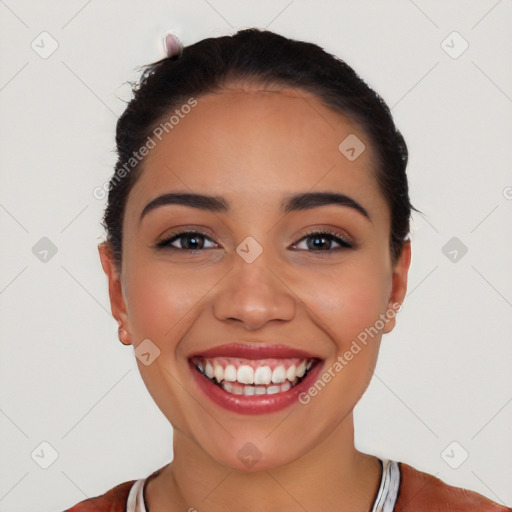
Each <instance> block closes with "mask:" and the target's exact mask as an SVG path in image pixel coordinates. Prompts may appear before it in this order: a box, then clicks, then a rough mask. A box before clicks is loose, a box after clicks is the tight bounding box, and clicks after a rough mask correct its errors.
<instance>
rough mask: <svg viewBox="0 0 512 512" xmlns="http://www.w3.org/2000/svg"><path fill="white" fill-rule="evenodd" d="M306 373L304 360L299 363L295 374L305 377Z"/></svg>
mask: <svg viewBox="0 0 512 512" xmlns="http://www.w3.org/2000/svg"><path fill="white" fill-rule="evenodd" d="M305 373H306V363H305V362H304V361H302V363H300V364H299V367H298V368H297V370H296V371H295V375H297V377H303V376H304V374H305Z"/></svg>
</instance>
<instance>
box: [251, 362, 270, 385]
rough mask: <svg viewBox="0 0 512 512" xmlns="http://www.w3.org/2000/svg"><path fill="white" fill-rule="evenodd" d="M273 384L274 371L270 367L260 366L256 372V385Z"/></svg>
mask: <svg viewBox="0 0 512 512" xmlns="http://www.w3.org/2000/svg"><path fill="white" fill-rule="evenodd" d="M271 382H272V370H271V369H270V368H269V367H268V366H260V367H259V368H256V371H255V372H254V384H270V383H271Z"/></svg>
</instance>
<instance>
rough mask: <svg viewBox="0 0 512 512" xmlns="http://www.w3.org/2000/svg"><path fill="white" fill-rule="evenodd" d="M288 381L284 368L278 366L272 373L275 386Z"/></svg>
mask: <svg viewBox="0 0 512 512" xmlns="http://www.w3.org/2000/svg"><path fill="white" fill-rule="evenodd" d="M285 380H286V372H285V370H284V366H277V367H276V368H275V369H274V371H273V372H272V382H273V383H274V384H280V383H281V382H284V381H285Z"/></svg>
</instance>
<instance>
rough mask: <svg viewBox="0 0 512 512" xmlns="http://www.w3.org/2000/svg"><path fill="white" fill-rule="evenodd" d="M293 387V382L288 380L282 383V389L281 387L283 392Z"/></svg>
mask: <svg viewBox="0 0 512 512" xmlns="http://www.w3.org/2000/svg"><path fill="white" fill-rule="evenodd" d="M291 387H292V385H291V382H290V381H286V382H285V383H284V384H281V386H280V389H281V392H283V391H288V390H289V389H290V388H291Z"/></svg>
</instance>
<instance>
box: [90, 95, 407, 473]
mask: <svg viewBox="0 0 512 512" xmlns="http://www.w3.org/2000/svg"><path fill="white" fill-rule="evenodd" d="M187 111H188V109H187ZM347 137H350V138H349V139H348V140H347V141H346V142H345V143H344V144H342V146H341V150H340V148H339V146H340V143H342V141H344V140H345V139H346V138H347ZM355 137H357V139H356V138H355ZM155 140H156V142H157V144H156V146H155V147H154V148H153V149H151V150H150V152H149V154H148V156H147V157H146V160H145V163H144V169H143V172H142V174H141V176H140V179H139V180H138V181H137V183H136V184H135V186H134V187H133V189H132V190H131V192H130V194H129V196H128V200H127V204H126V212H125V218H124V223H123V264H122V272H121V276H120V279H118V276H117V275H116V274H115V272H114V270H113V266H112V264H111V263H112V261H111V260H110V257H109V253H108V251H107V250H106V247H105V246H103V245H101V246H100V255H101V258H102V264H103V267H104V269H105V271H106V272H107V274H108V275H109V282H110V297H111V303H112V311H113V314H114V316H115V317H116V318H117V319H119V320H120V321H122V323H123V328H124V329H125V332H124V333H123V335H122V341H123V343H126V344H129V343H131V344H133V345H134V347H135V353H136V355H137V364H138V366H139V370H140V373H141V375H142V378H143V379H144V382H145V384H146V385H147V388H148V390H149V392H150V394H151V395H152V397H153V399H154V400H155V402H156V404H157V405H158V407H159V408H160V409H161V411H162V412H163V414H164V415H165V416H166V417H167V418H168V420H169V421H170V422H171V423H172V425H173V427H174V429H175V439H178V438H179V439H187V443H188V446H189V447H192V449H193V450H195V453H196V455H197V456H199V457H206V458H207V459H208V460H212V459H213V460H216V461H218V462H220V463H222V464H225V465H228V466H230V467H232V468H237V469H240V470H243V471H250V470H251V467H252V465H251V464H250V463H248V462H247V461H248V459H247V456H249V459H250V457H251V456H252V457H253V458H255V459H259V460H258V464H256V465H255V466H254V469H258V470H259V469H265V468H270V467H276V466H279V465H282V464H285V463H288V462H291V461H293V460H295V459H297V458H298V457H300V456H301V455H304V454H305V453H307V452H309V451H310V450H312V449H314V448H315V447H317V446H318V445H320V443H321V442H322V441H323V440H324V439H326V438H327V437H328V436H329V434H332V433H333V432H335V431H336V432H337V431H342V430H343V429H344V430H343V431H344V432H345V433H346V434H347V435H348V433H349V432H350V428H349V427H347V425H349V424H351V422H352V416H351V411H352V409H353V407H354V405H355V404H356V403H357V401H358V400H359V399H360V397H361V395H362V394H363V392H364V391H365V389H366V387H367V385H368V383H369V381H370V379H371V376H372V373H373V369H374V367H375V364H376V360H377V354H378V350H379V344H380V338H381V335H382V333H385V332H389V331H390V330H391V329H392V328H393V326H394V319H393V318H394V315H386V313H387V312H389V310H390V308H392V305H393V304H394V303H397V302H398V303H401V302H402V300H403V298H404V295H405V289H406V282H407V270H408V266H409V261H410V252H409V251H410V249H409V244H406V246H405V250H404V252H403V254H402V258H401V259H400V260H399V261H398V263H397V264H396V265H395V266H393V265H392V263H391V260H390V252H389V238H390V212H389V209H388V206H387V204H386V202H385V200H384V197H383V196H382V194H381V192H380V191H379V188H378V186H377V181H376V178H375V173H374V169H373V155H372V148H371V147H370V142H369V141H368V140H367V137H366V135H365V133H364V132H362V131H361V129H360V128H358V127H357V126H356V125H355V124H353V123H352V122H351V121H349V120H348V119H347V118H345V117H343V116H341V115H339V114H338V113H335V112H333V111H332V110H330V109H328V108H327V107H325V106H323V104H322V103H321V102H320V101H319V100H317V99H316V98H315V97H313V96H312V95H310V94H307V93H306V92H304V91H298V90H293V89H286V90H277V89H273V90H268V89H265V90H263V89H262V88H260V87H257V86H252V87H250V86H247V85H245V86H243V85H237V86H233V87H230V88H227V89H225V90H223V91H222V92H221V93H214V94H208V95H205V96H202V97H200V98H197V105H196V106H194V107H191V110H190V112H189V113H188V114H183V113H182V116H180V117H179V122H178V123H177V124H175V125H174V127H173V128H172V129H171V130H169V131H168V133H165V132H164V135H163V137H162V139H161V141H158V140H157V139H155ZM361 143H362V144H364V145H365V148H364V150H363V151H362V152H361V153H360V154H359V156H357V155H358V153H359V152H360V151H361V149H363V146H362V145H361ZM351 148H354V150H353V151H352V150H351ZM355 157H357V158H355ZM319 192H328V193H335V194H340V195H343V196H346V197H347V198H350V200H351V201H352V203H351V202H349V201H348V200H346V199H345V200H344V201H343V200H342V201H341V202H325V201H324V202H322V201H317V202H315V200H314V198H313V199H312V200H311V201H308V199H307V196H306V198H305V199H303V200H302V201H296V202H292V203H291V207H290V208H289V209H288V210H287V211H286V212H285V211H283V210H282V205H283V204H285V203H287V202H289V201H290V200H291V198H292V197H293V196H295V195H301V194H316V193H319ZM171 193H183V194H199V195H205V196H215V197H216V198H222V201H224V203H225V205H226V209H220V208H219V209H216V210H215V211H212V210H210V209H207V208H204V206H205V205H207V204H209V203H207V201H202V202H197V201H196V207H194V206H191V205H190V204H189V205H185V204H176V203H166V202H165V201H161V202H160V204H159V205H156V206H154V207H153V208H149V209H147V210H146V212H145V214H144V215H143V216H142V217H141V215H142V212H143V211H144V209H145V207H146V205H147V204H148V203H150V202H151V201H153V200H155V199H156V198H158V197H159V196H162V195H163V194H171ZM201 206H202V207H201ZM298 207H299V208H298ZM363 209H364V210H363ZM363 211H365V212H366V215H365V214H364V213H363ZM325 230H327V231H329V232H330V233H332V236H331V235H322V234H316V235H315V234H313V235H308V233H311V232H313V233H314V232H322V231H325ZM178 231H188V232H191V233H193V234H189V235H185V236H182V237H181V238H180V237H176V236H175V235H176V233H177V232H178ZM198 231H199V232H200V233H202V234H197V232H198ZM173 236H174V237H175V238H174V239H173V238H172V237H173ZM165 239H167V240H169V239H170V240H169V241H168V242H167V245H162V246H161V247H158V246H157V244H159V242H161V241H162V240H164V241H165ZM385 315H386V316H385ZM383 318H384V320H385V321H383ZM379 319H380V321H379ZM364 333H366V343H363V342H362V340H363V339H364V338H365V335H364ZM368 333H371V335H369V334H368ZM143 340H145V341H143ZM148 340H149V341H148ZM358 340H359V341H358ZM354 342H356V345H357V346H359V350H357V348H355V347H356V346H355V345H354ZM141 343H144V344H143V345H140V347H139V348H137V347H138V346H139V344H141ZM224 344H241V345H242V346H245V347H248V346H250V347H259V348H261V349H266V348H267V347H271V348H272V347H273V346H275V345H280V346H281V347H284V349H285V351H284V352H281V353H270V352H268V353H267V354H265V353H264V352H258V353H251V354H244V353H242V355H243V356H245V357H246V358H248V359H249V360H247V359H246V360H244V359H240V355H241V354H240V353H236V352H235V351H234V350H233V349H232V347H228V348H227V351H226V352H224V353H223V354H222V357H220V353H219V354H217V357H214V356H215V354H213V355H212V356H210V357H209V358H201V357H196V361H199V362H200V363H202V367H203V371H206V372H207V371H210V372H211V371H212V370H213V371H219V370H215V363H217V364H218V365H219V366H220V367H222V369H223V370H225V369H226V367H227V366H228V365H231V366H234V367H235V368H234V373H233V369H232V368H231V369H229V371H225V372H222V373H219V375H218V377H219V380H221V379H224V380H225V382H226V381H228V380H229V379H231V378H233V375H234V376H235V377H236V378H237V379H239V380H242V381H244V379H246V378H247V379H248V380H247V381H244V382H250V381H251V378H252V379H254V376H255V375H256V374H258V375H259V377H258V381H257V382H258V383H259V384H260V385H259V390H258V391H256V389H255V386H250V387H251V388H252V391H250V390H249V391H246V390H245V386H244V384H238V383H237V382H229V383H228V385H227V389H231V392H229V391H226V390H225V389H224V388H221V387H220V386H219V385H218V384H214V383H212V382H211V380H210V379H208V378H207V377H205V376H204V375H202V374H201V373H200V372H199V370H198V369H196V367H195V366H194V365H193V364H192V362H191V359H192V357H193V356H200V355H201V354H203V353H204V352H205V351H206V350H210V349H213V348H215V347H219V346H220V345H224ZM287 349H296V350H300V351H303V352H304V354H295V356H297V357H291V356H292V355H293V354H287V353H286V350H287ZM348 352H350V353H351V354H352V356H351V357H350V355H349V354H348ZM235 356H238V357H235ZM269 356H272V358H270V357H269ZM306 356H307V359H306V361H304V362H309V359H310V358H311V357H314V358H316V359H315V361H317V362H316V364H315V365H313V366H312V368H311V372H309V373H307V374H306V376H305V378H304V379H303V380H302V382H301V383H299V384H298V385H297V386H293V387H292V388H291V389H290V390H288V391H284V389H286V387H288V386H290V385H291V383H290V384H286V382H289V380H288V379H290V380H292V381H293V380H294V381H295V382H297V379H298V378H299V377H297V373H296V372H293V368H292V369H290V367H291V366H292V365H294V366H295V370H297V369H298V368H299V367H300V365H301V364H302V360H303V359H304V358H305V357H306ZM270 359H272V360H270ZM341 361H343V363H342V362H341ZM336 362H338V364H336ZM244 363H245V364H244ZM208 364H211V365H212V368H210V369H208ZM241 366H245V367H247V366H248V367H249V369H247V368H244V369H242V370H241V371H240V367H241ZM262 366H266V367H267V368H263V369H261V368H260V370H258V367H262ZM280 366H281V367H282V369H284V374H285V376H286V380H285V381H284V383H283V382H281V383H280V382H279V381H280V380H282V379H283V371H282V369H278V371H277V377H276V372H275V369H276V368H277V367H280ZM251 372H252V373H251ZM269 372H270V373H269ZM326 373H330V376H331V378H330V379H328V378H325V379H324V380H322V376H323V375H325V374H326ZM228 374H229V375H230V377H228ZM241 375H242V376H241ZM279 375H281V377H279ZM273 377H274V378H275V379H274V380H277V381H278V382H277V386H279V388H278V389H279V391H278V392H275V391H276V383H270V384H265V382H268V379H269V378H273ZM214 378H215V377H214ZM265 379H267V380H265ZM317 381H321V382H323V386H319V385H318V382H317ZM326 381H329V382H326ZM315 383H317V392H316V393H314V392H312V393H311V394H309V393H307V391H308V390H309V389H310V388H311V387H312V386H313V385H314V384H315ZM283 384H284V385H285V387H284V388H283V387H281V386H282V385H283ZM229 386H231V388H230V387H229ZM272 386H273V387H274V389H273V390H272V391H273V392H272V393H270V394H269V393H267V389H268V388H269V387H272ZM298 386H301V387H300V390H301V397H300V400H299V399H298V397H297V393H296V388H297V387H298ZM256 387H258V386H256ZM235 388H236V389H237V390H238V391H239V392H240V390H241V392H242V393H246V392H247V393H249V392H254V393H255V394H254V395H252V396H251V395H245V394H242V395H240V394H237V393H235V392H233V389H235ZM294 392H295V395H294ZM212 397H215V398H212ZM287 397H293V398H292V399H288V400H287ZM308 397H309V399H308ZM248 404H249V405H248ZM177 436H178V437H177Z"/></svg>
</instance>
